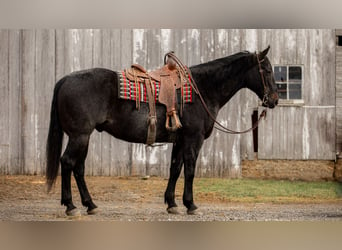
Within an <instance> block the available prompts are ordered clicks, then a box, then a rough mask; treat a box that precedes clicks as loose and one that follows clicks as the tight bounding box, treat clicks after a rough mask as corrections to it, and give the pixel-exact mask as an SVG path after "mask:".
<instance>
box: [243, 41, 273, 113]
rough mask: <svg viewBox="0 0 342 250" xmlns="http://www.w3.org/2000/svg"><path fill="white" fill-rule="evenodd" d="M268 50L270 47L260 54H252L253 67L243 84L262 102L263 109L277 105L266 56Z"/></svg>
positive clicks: (271, 73) (270, 66)
mask: <svg viewBox="0 0 342 250" xmlns="http://www.w3.org/2000/svg"><path fill="white" fill-rule="evenodd" d="M269 49H270V46H268V47H267V48H266V49H265V50H264V51H262V52H260V53H255V54H252V56H253V65H254V66H253V67H252V68H251V70H250V71H249V74H247V75H246V78H245V83H246V84H247V88H249V89H251V90H252V91H254V92H255V93H256V94H257V95H258V97H259V98H260V100H262V105H263V106H264V107H268V108H274V107H275V106H276V105H277V104H278V100H279V95H278V89H277V85H276V83H275V80H274V75H273V68H272V65H271V63H270V61H269V59H268V58H267V56H266V55H267V53H268V51H269Z"/></svg>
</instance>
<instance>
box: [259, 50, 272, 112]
mask: <svg viewBox="0 0 342 250" xmlns="http://www.w3.org/2000/svg"><path fill="white" fill-rule="evenodd" d="M256 58H257V61H258V66H259V73H260V77H261V82H262V85H263V86H264V96H263V98H262V104H264V105H265V106H267V105H268V101H269V93H270V88H269V87H267V85H266V83H265V78H264V70H263V69H262V67H261V63H262V62H263V61H264V60H265V59H262V60H259V55H258V54H257V53H256Z"/></svg>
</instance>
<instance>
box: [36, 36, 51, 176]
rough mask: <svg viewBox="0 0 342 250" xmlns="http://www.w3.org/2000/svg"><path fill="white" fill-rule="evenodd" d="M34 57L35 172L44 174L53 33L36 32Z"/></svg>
mask: <svg viewBox="0 0 342 250" xmlns="http://www.w3.org/2000/svg"><path fill="white" fill-rule="evenodd" d="M35 46H36V55H35V60H36V61H35V68H36V69H35V75H36V77H35V86H36V87H35V103H34V106H35V112H36V116H35V137H36V164H35V172H37V173H39V174H42V173H45V168H46V164H45V148H46V139H47V134H48V127H49V119H48V118H49V117H50V103H51V100H52V95H53V87H54V85H55V81H56V80H55V32H54V30H51V29H50V30H36V45H35Z"/></svg>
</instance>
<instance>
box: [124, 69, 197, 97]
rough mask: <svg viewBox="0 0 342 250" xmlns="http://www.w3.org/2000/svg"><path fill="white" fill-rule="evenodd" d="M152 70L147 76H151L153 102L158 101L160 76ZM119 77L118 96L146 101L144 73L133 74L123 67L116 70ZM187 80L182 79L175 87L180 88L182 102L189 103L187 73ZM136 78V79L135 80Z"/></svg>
mask: <svg viewBox="0 0 342 250" xmlns="http://www.w3.org/2000/svg"><path fill="white" fill-rule="evenodd" d="M157 71H158V70H156V71H152V72H149V73H148V74H149V76H150V78H151V86H152V92H153V94H154V101H155V103H159V94H160V89H161V82H162V81H161V78H162V77H163V76H161V75H160V74H159V73H158V72H157ZM117 74H118V77H119V83H120V87H119V93H118V96H119V98H121V99H125V100H132V101H137V100H138V101H140V102H146V103H148V101H149V100H148V94H147V88H146V84H145V81H146V74H145V73H141V74H140V75H139V73H138V74H136V76H133V75H132V73H131V69H125V70H122V71H119V72H117ZM187 77H188V80H187V81H183V84H182V83H180V84H179V85H178V86H175V89H181V96H182V98H183V103H191V102H192V87H191V85H190V83H189V81H190V78H189V76H188V75H187ZM135 79H136V80H135Z"/></svg>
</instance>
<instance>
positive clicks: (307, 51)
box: [0, 29, 335, 177]
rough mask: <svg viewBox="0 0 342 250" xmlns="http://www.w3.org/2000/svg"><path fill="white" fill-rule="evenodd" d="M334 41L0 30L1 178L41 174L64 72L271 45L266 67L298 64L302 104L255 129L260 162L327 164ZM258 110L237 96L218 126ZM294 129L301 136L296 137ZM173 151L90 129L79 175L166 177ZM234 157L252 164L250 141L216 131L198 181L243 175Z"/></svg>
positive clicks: (297, 36) (238, 122)
mask: <svg viewBox="0 0 342 250" xmlns="http://www.w3.org/2000/svg"><path fill="white" fill-rule="evenodd" d="M334 39H335V38H334V31H332V30H252V29H251V30H241V29H230V30H222V29H218V30H213V29H207V30H206V29H175V30H169V29H134V30H132V29H121V30H118V29H114V30H110V29H100V30H98V29H95V30H93V29H84V30H63V29H57V30H53V29H48V30H0V98H1V105H0V116H1V119H0V173H3V174H19V173H20V174H24V173H25V174H44V172H45V142H46V137H47V130H48V123H49V112H50V102H51V98H52V93H53V87H54V84H55V82H56V80H58V79H59V78H61V77H62V76H63V75H65V74H68V73H70V72H72V71H75V70H80V69H85V68H91V67H106V68H110V69H121V68H125V67H129V66H130V64H132V63H140V64H142V65H143V66H144V67H146V68H147V69H153V68H156V67H158V66H159V65H161V64H162V60H163V55H164V54H165V53H166V52H168V51H170V50H174V51H175V52H176V54H177V55H178V56H179V57H180V59H181V60H182V61H183V62H184V63H186V64H187V65H194V64H198V63H202V62H206V61H209V60H212V59H215V58H219V57H223V56H226V55H229V54H233V53H236V52H239V51H241V50H249V51H256V50H259V51H260V50H262V49H264V48H265V47H266V46H267V45H268V44H270V45H271V51H270V54H269V58H270V59H271V62H272V63H273V64H279V63H296V64H303V65H304V66H305V83H304V89H305V92H304V99H305V100H304V101H305V105H304V107H280V108H277V109H275V110H272V111H269V112H268V118H267V120H266V121H265V122H263V123H262V125H261V127H260V129H259V157H261V158H264V159H278V158H289V159H297V158H298V159H316V158H317V159H331V158H332V156H333V151H334V145H332V143H331V140H334V134H333V133H334V131H335V130H334V120H335V113H334V105H335V103H334V98H333V97H334V81H333V78H334V76H335V67H333V66H334V62H335V59H334V46H333V45H332V42H334V41H335V40H334ZM257 107H258V99H257V97H256V96H255V95H254V94H253V93H252V92H250V91H249V90H242V91H240V92H239V93H238V94H237V95H236V96H234V97H233V99H232V100H231V102H230V103H228V104H227V105H226V106H225V107H223V109H222V110H221V112H220V114H219V120H220V121H221V122H222V123H223V124H226V125H227V126H229V127H230V128H231V129H237V130H242V129H245V128H247V127H250V126H251V115H252V112H253V110H254V109H255V108H257ZM316 114H319V115H318V116H317V115H316ZM297 118H299V119H297ZM313 125H314V126H313ZM294 127H296V128H297V127H299V129H297V130H295V131H296V132H294V133H293V132H291V131H293V130H292V129H293V128H294ZM322 127H323V128H324V130H322V129H321V128H322ZM315 129H317V130H315ZM270 131H271V132H270ZM331 131H333V132H331ZM290 134H291V136H288V135H290ZM311 134H315V136H313V137H311ZM309 135H310V136H309ZM66 139H67V138H66ZM65 141H66V140H65ZM64 144H65V143H64ZM297 148H298V150H294V149H297ZM289 149H291V150H292V151H291V150H289ZM170 154H171V145H170V144H166V145H162V146H160V147H153V148H151V147H146V146H144V145H140V144H131V143H126V142H123V141H120V140H117V139H115V138H112V137H110V136H109V135H107V134H106V133H97V132H95V133H93V134H92V136H91V141H90V145H89V154H88V158H87V161H86V165H87V167H86V174H89V175H135V174H138V175H145V174H148V175H159V176H168V171H169V165H170ZM241 159H254V152H253V137H252V134H251V133H249V134H246V135H223V134H222V133H221V132H219V131H215V130H214V132H213V134H212V136H211V137H210V138H209V139H208V140H207V141H206V142H205V144H204V146H203V148H202V150H201V153H200V156H199V158H198V161H197V166H198V167H197V172H196V175H197V176H208V177H210V176H229V177H237V176H240V175H241V167H240V165H241Z"/></svg>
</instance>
